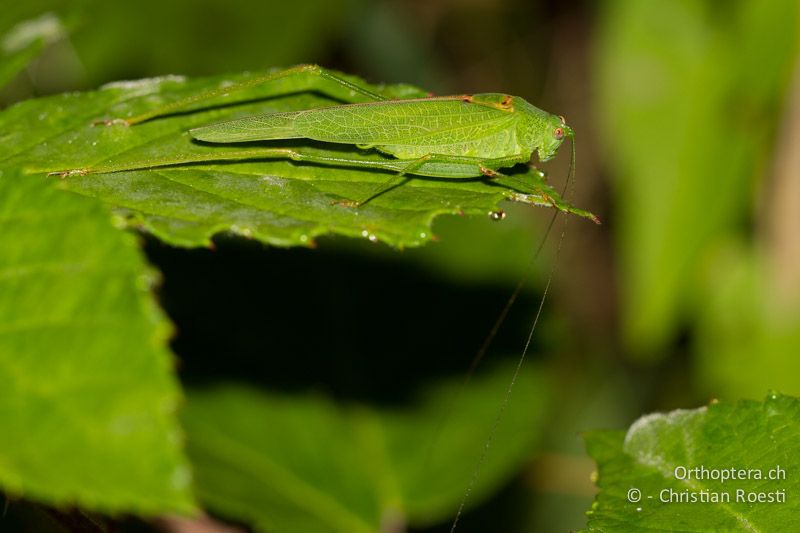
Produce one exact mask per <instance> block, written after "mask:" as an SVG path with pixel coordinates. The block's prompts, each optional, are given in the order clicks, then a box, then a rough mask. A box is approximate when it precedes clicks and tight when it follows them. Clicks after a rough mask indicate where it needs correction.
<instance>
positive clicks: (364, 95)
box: [93, 65, 386, 126]
mask: <svg viewBox="0 0 800 533" xmlns="http://www.w3.org/2000/svg"><path fill="white" fill-rule="evenodd" d="M272 83H274V84H275V87H274V88H273V89H272V90H271V91H265V94H264V95H260V96H265V97H268V96H278V95H282V94H289V93H294V92H304V91H319V92H320V93H323V94H326V95H328V96H331V97H333V98H336V99H338V100H342V101H344V102H347V103H358V102H374V101H380V100H385V99H386V98H384V97H383V96H381V95H379V94H376V93H374V92H372V91H370V90H369V89H367V88H365V87H362V86H361V85H358V84H356V83H353V82H351V81H349V80H347V79H345V78H344V77H342V76H340V75H339V74H338V73H336V72H334V71H332V70H328V69H326V68H323V67H320V66H319V65H298V66H296V67H292V68H289V69H286V70H280V71H278V72H272V73H270V74H266V75H264V76H257V77H255V78H251V79H249V80H245V81H242V82H239V83H234V84H232V85H227V86H224V87H217V88H216V89H211V90H209V91H204V92H201V93H198V94H194V95H192V96H188V97H186V98H182V99H180V100H176V101H174V102H170V103H168V104H166V105H163V106H161V107H157V108H155V109H151V110H150V111H147V112H145V113H141V114H139V115H136V116H133V117H129V118H113V119H106V120H97V121H95V122H94V123H93V124H95V125H97V124H104V125H106V126H109V125H113V124H123V125H125V126H133V125H134V124H139V123H142V122H146V121H148V120H152V119H155V118H158V117H162V116H166V115H172V114H174V113H180V112H186V111H192V110H199V109H202V108H195V107H194V106H193V104H197V103H202V102H210V101H213V100H216V99H220V98H225V97H227V96H228V95H230V94H231V93H237V92H241V91H243V90H245V89H250V88H253V87H258V86H260V85H266V84H272ZM235 101H236V100H228V99H226V100H224V101H223V102H221V103H226V104H227V103H231V102H235Z"/></svg>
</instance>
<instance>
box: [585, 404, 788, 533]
mask: <svg viewBox="0 0 800 533" xmlns="http://www.w3.org/2000/svg"><path fill="white" fill-rule="evenodd" d="M798 417H800V401H798V400H797V399H796V398H792V397H788V396H781V395H777V394H772V395H770V396H769V397H767V399H766V400H765V401H764V402H763V403H760V402H754V401H741V402H739V403H736V404H728V403H712V404H711V405H709V406H708V407H703V408H700V409H695V410H689V411H687V410H677V411H673V412H670V413H666V414H654V415H649V416H645V417H643V418H641V419H639V420H638V421H637V422H635V423H634V424H633V425H632V426H631V427H630V429H629V430H628V432H627V434H626V433H624V432H622V431H598V432H593V433H589V434H588V435H587V436H586V443H587V447H588V450H589V454H590V455H591V456H592V457H593V458H594V459H595V461H597V465H598V477H597V485H598V487H599V488H600V494H599V495H598V496H597V499H596V500H595V503H594V505H593V506H592V510H591V511H590V512H589V523H588V526H589V528H588V530H589V531H603V532H606V533H608V532H616V531H620V532H631V531H673V532H690V531H692V532H694V531H796V530H797V528H798V527H800V514H798V510H799V507H800V506H798V503H797V494H798V491H800V477H798V476H797V475H796V474H797V472H800V423H798V420H800V418H798ZM724 476H727V479H725V478H724ZM731 476H735V477H733V478H732V477H731ZM771 478H774V479H771ZM759 498H761V500H759ZM768 499H772V500H773V501H772V502H769V501H767V500H768Z"/></svg>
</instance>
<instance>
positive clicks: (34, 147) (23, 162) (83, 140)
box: [0, 75, 560, 247]
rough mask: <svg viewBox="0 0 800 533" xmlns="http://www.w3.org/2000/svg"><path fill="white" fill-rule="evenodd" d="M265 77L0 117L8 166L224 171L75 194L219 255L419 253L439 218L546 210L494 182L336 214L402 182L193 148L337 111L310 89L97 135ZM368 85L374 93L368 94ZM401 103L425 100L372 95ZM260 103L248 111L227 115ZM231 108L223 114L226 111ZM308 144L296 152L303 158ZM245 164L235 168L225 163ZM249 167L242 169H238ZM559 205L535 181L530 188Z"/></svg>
mask: <svg viewBox="0 0 800 533" xmlns="http://www.w3.org/2000/svg"><path fill="white" fill-rule="evenodd" d="M252 76H253V75H249V76H248V75H243V76H238V77H225V78H211V79H204V80H194V81H190V82H187V81H185V80H183V79H178V78H174V77H167V78H163V79H153V80H141V81H137V82H123V83H117V84H110V85H108V86H106V87H105V88H104V89H103V90H100V91H96V92H92V93H85V94H80V95H76V94H69V95H61V96H55V97H50V98H45V99H39V100H31V101H27V102H23V103H22V104H19V105H17V106H15V107H13V108H11V109H9V110H8V111H6V112H5V113H4V114H3V115H2V116H0V131H2V134H0V142H2V145H1V146H0V159H6V161H7V164H8V165H14V166H20V167H24V168H26V169H27V171H28V172H32V173H40V174H45V173H46V172H47V171H53V170H64V169H75V168H83V167H92V166H101V167H104V168H128V167H137V166H141V165H142V164H143V162H150V163H152V162H154V161H163V162H172V161H175V160H181V161H189V160H200V161H203V160H212V161H211V162H208V163H199V164H193V165H182V166H177V167H163V168H159V169H155V170H141V171H129V172H116V173H106V174H102V175H97V174H89V175H86V176H70V177H68V178H67V179H65V180H64V186H65V187H67V188H68V189H70V190H72V191H75V192H78V193H81V194H84V195H88V196H93V197H96V198H100V199H102V200H103V201H105V202H107V203H109V204H110V205H112V206H115V207H120V208H122V209H123V211H122V212H124V213H125V215H126V217H127V220H128V222H129V224H130V225H132V226H135V227H140V228H143V229H145V230H147V231H150V232H152V233H153V234H155V235H157V236H158V237H159V238H161V239H162V240H164V241H165V242H168V243H170V244H175V245H181V246H199V245H207V244H208V243H209V242H210V238H211V237H212V236H213V235H215V234H216V233H219V232H222V231H230V232H233V233H237V234H240V235H244V236H247V237H253V238H256V239H259V240H261V241H263V242H266V243H269V244H273V245H278V246H293V245H304V246H309V245H311V244H312V243H313V240H314V238H315V237H317V236H319V235H325V234H329V233H332V234H339V235H346V236H350V237H357V238H369V239H370V240H373V241H375V240H378V241H382V242H385V243H387V244H390V245H392V246H396V247H404V246H418V245H420V244H423V243H425V242H428V241H430V240H431V239H433V233H432V230H431V222H432V220H433V219H434V217H436V216H437V215H439V214H443V213H466V214H479V215H486V213H488V212H490V211H494V210H497V209H499V205H498V204H499V202H500V201H501V200H503V199H506V198H511V199H514V200H517V201H522V202H528V203H541V202H542V200H541V198H540V197H537V196H528V195H523V194H519V193H516V192H515V191H513V190H511V189H509V188H506V187H503V186H501V185H499V184H497V183H487V182H486V181H485V180H480V179H479V180H463V179H462V180H437V179H417V178H414V179H411V180H410V181H409V182H408V183H407V184H404V185H403V186H401V187H398V188H396V189H394V190H392V191H389V192H388V193H386V194H384V195H382V196H380V197H378V198H376V199H374V200H372V201H371V202H369V203H368V204H366V205H364V206H362V207H361V208H359V209H352V208H348V207H345V206H342V205H334V204H333V202H334V201H336V200H342V199H353V198H363V197H366V196H369V194H370V193H371V192H372V191H374V188H375V186H376V185H377V184H381V183H384V182H386V180H387V179H388V178H389V177H391V174H390V173H385V172H376V171H367V170H359V169H352V168H336V167H330V166H320V165H312V164H296V163H292V162H289V161H285V160H266V161H265V160H257V161H256V160H251V159H253V158H255V159H258V157H257V155H255V156H253V155H251V156H250V158H245V160H243V161H242V160H241V159H242V156H241V155H238V154H240V153H241V151H242V147H240V146H236V147H230V146H207V145H200V144H197V143H196V142H193V141H192V140H191V138H190V137H189V135H187V134H186V131H187V130H188V129H189V128H191V127H194V126H198V125H200V124H205V123H208V122H213V121H215V120H220V119H222V118H227V117H232V116H234V117H236V116H242V115H243V114H255V113H265V112H275V111H290V110H296V109H307V108H310V107H315V106H320V105H325V104H330V103H331V100H330V99H327V98H325V97H323V96H321V95H320V94H318V93H312V92H293V91H302V90H303V89H304V87H305V86H304V85H303V84H302V83H303V81H302V80H299V81H295V80H288V79H286V80H282V81H280V82H278V83H274V84H267V85H264V86H259V87H256V88H253V89H249V90H247V91H242V92H237V93H235V95H234V97H232V98H228V99H222V100H221V101H219V100H218V101H216V102H212V103H213V104H216V106H212V107H211V108H210V109H208V110H202V111H201V110H198V109H195V112H192V113H189V114H184V113H177V114H174V115H170V116H168V117H165V118H157V119H154V120H151V121H148V122H146V123H143V124H140V125H136V126H132V127H126V126H123V125H120V124H116V125H112V126H108V127H102V126H92V125H91V123H92V121H93V120H95V119H98V118H104V117H127V116H131V115H136V114H139V113H143V112H146V111H149V110H151V109H153V108H155V107H158V106H159V105H163V104H164V103H167V102H171V101H176V100H179V99H180V98H182V97H185V96H187V95H192V94H198V93H200V92H202V91H204V90H209V89H212V88H216V87H219V86H220V85H221V84H226V83H231V80H233V79H236V80H237V81H242V80H246V79H249V78H250V77H252ZM360 83H363V82H360ZM371 89H372V90H374V91H378V92H382V93H384V94H386V95H389V96H405V97H407V96H413V95H421V94H423V93H421V92H420V91H419V90H417V89H414V88H411V87H408V86H402V85H398V86H390V87H378V86H374V87H371ZM254 98H255V99H258V100H257V102H256V103H250V104H249V105H245V106H237V105H233V106H230V105H225V106H222V104H228V103H230V101H231V100H232V101H233V102H237V101H242V100H244V101H245V102H247V100H248V99H254ZM220 106H222V107H220ZM298 142H299V141H293V143H292V146H294V145H296V144H297V143H298ZM308 150H309V151H313V152H315V153H318V154H320V155H333V156H339V157H348V158H352V159H373V160H375V159H384V157H383V156H381V155H380V154H366V155H365V154H363V152H361V151H359V150H358V149H357V148H355V147H351V146H349V145H340V146H336V147H331V146H329V145H321V144H315V143H311V144H310V147H309V148H308ZM225 159H234V161H221V160H225ZM236 160H239V161H236ZM517 177H522V178H524V179H525V180H528V181H529V182H530V183H531V185H532V186H534V187H539V188H540V189H542V190H544V191H546V192H547V193H548V195H549V196H550V197H552V198H553V199H554V200H555V201H559V202H560V198H559V196H558V194H557V193H556V192H555V191H554V190H553V189H552V188H550V187H548V186H547V185H546V184H544V183H543V182H542V180H541V178H540V177H539V176H538V175H537V174H536V173H535V172H533V171H527V172H526V173H525V174H524V175H522V176H517Z"/></svg>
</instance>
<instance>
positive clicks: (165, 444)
mask: <svg viewBox="0 0 800 533" xmlns="http://www.w3.org/2000/svg"><path fill="white" fill-rule="evenodd" d="M0 243H2V246H0V294H2V298H0V390H2V394H0V487H2V490H3V491H4V492H6V493H9V494H12V495H15V496H23V497H26V498H32V499H36V500H40V501H44V502H47V503H49V504H53V505H57V506H66V505H73V504H78V505H81V506H84V507H87V508H89V509H96V510H102V511H113V512H136V513H141V514H156V513H162V512H170V511H171V512H187V511H190V510H192V508H193V503H192V497H191V494H190V490H189V485H190V474H189V469H188V465H187V462H186V460H185V459H184V456H183V453H182V450H181V433H180V430H179V427H178V425H177V420H176V415H175V410H176V404H177V402H178V400H179V395H180V392H179V389H178V385H177V383H176V381H175V378H174V376H173V374H172V362H171V359H170V354H169V352H168V351H167V349H166V347H165V344H166V339H167V335H168V333H169V327H168V324H167V323H166V321H165V320H164V318H163V316H162V314H161V313H160V311H159V310H158V309H157V307H156V306H155V304H154V302H153V300H152V298H151V296H150V294H149V284H150V283H151V282H152V275H151V273H149V272H148V270H147V269H146V266H145V264H144V261H143V259H142V257H141V255H140V253H139V251H138V248H137V245H136V242H135V239H134V237H133V236H132V235H130V234H127V233H124V232H120V231H118V230H117V229H116V228H114V227H113V226H112V224H111V216H110V214H109V213H108V212H107V210H106V209H105V208H104V207H103V206H102V205H101V204H100V203H99V202H96V201H92V200H88V199H85V198H80V197H78V196H77V195H74V194H71V193H65V192H63V191H58V190H55V189H54V188H53V187H52V184H51V183H47V182H46V181H45V180H43V179H42V178H41V177H39V176H24V175H22V174H20V173H18V172H14V171H10V170H7V169H6V170H4V171H3V172H2V173H0ZM87 244H89V245H87Z"/></svg>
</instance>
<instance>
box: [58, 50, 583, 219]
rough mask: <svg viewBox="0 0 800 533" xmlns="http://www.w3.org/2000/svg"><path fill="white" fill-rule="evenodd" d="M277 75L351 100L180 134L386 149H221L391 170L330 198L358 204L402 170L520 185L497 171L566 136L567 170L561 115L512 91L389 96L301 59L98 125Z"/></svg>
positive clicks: (552, 150) (522, 185)
mask: <svg viewBox="0 0 800 533" xmlns="http://www.w3.org/2000/svg"><path fill="white" fill-rule="evenodd" d="M286 78H302V79H305V80H307V84H306V86H307V88H308V90H318V91H320V92H325V93H328V94H330V95H331V96H333V97H334V98H337V99H340V100H343V101H345V102H350V103H345V104H343V105H334V106H330V107H322V108H315V109H307V110H302V111H294V112H289V113H271V114H266V115H259V116H253V117H247V118H242V119H237V120H231V121H227V122H221V123H218V124H212V125H209V126H204V127H200V128H195V129H193V130H191V131H190V132H189V133H190V135H191V136H192V137H193V138H194V139H196V140H198V141H203V142H209V143H241V142H249V141H272V140H280V139H299V138H304V139H312V140H315V141H322V142H327V143H344V144H352V145H356V146H357V147H358V148H361V149H364V150H370V149H374V150H376V151H378V152H380V153H382V154H385V155H388V156H391V158H389V157H387V158H383V159H381V160H375V159H358V158H345V157H333V156H326V155H320V154H318V153H313V152H309V151H307V150H304V149H302V148H299V147H298V148H285V147H275V148H270V147H262V146H259V147H258V148H254V149H251V150H242V151H239V152H232V153H227V154H225V156H224V158H225V159H230V158H232V157H261V158H280V159H291V160H293V161H300V162H309V163H315V164H322V165H326V164H327V165H337V166H351V167H356V168H369V169H379V170H388V171H392V172H393V173H394V175H393V177H392V180H390V182H389V183H386V184H383V185H382V186H381V188H380V189H377V190H375V191H373V192H372V193H371V194H369V195H368V196H367V197H365V198H362V199H358V200H344V201H338V202H334V203H339V204H342V205H345V206H349V207H358V206H360V205H363V204H364V203H366V202H367V201H369V200H371V199H373V198H375V197H376V196H379V195H380V194H382V193H383V192H386V191H387V190H389V189H392V188H394V186H395V185H394V184H392V183H391V181H394V180H395V179H397V178H398V177H403V176H409V175H411V176H422V177H434V178H450V179H459V178H479V177H486V178H488V179H502V184H504V185H508V186H510V187H512V188H514V189H518V190H520V191H522V192H529V191H530V190H531V188H532V185H531V184H530V183H528V182H527V180H525V179H522V178H519V177H516V176H514V175H506V174H501V173H500V172H499V169H501V168H507V167H512V166H514V165H517V164H520V163H528V162H529V161H530V160H531V157H532V155H533V153H534V152H536V154H537V156H538V159H539V161H548V160H550V159H552V158H553V157H555V155H556V152H557V150H558V148H559V147H560V146H561V144H562V142H563V141H564V139H566V138H569V139H571V140H572V161H571V169H572V168H573V167H574V162H575V146H574V132H573V131H572V129H571V128H570V127H569V126H567V125H566V124H565V121H564V119H563V117H559V116H555V115H551V114H549V113H547V112H545V111H542V110H541V109H539V108H537V107H535V106H533V105H531V104H530V103H528V102H527V101H525V100H523V99H522V98H520V97H516V96H510V95H506V94H500V93H484V94H472V95H470V94H463V95H456V96H431V97H428V98H414V99H396V100H390V99H386V98H385V97H383V96H381V95H379V94H376V93H374V92H372V91H369V90H368V89H366V88H364V87H361V86H359V85H356V84H354V83H352V82H350V81H348V80H346V79H344V78H343V77H341V76H339V75H337V74H336V73H334V72H332V71H329V70H327V69H323V68H322V67H319V66H316V65H301V66H298V67H294V68H291V69H287V70H283V71H279V72H275V73H273V74H270V75H267V76H264V77H260V78H255V79H253V80H249V81H247V82H244V83H241V84H238V85H233V86H228V87H225V88H221V89H216V90H213V91H208V92H205V93H201V94H198V95H195V96H191V97H189V98H186V99H184V100H180V101H178V102H174V103H172V104H169V105H167V106H164V107H161V108H159V109H154V110H152V111H150V112H148V113H146V114H143V115H139V116H136V117H132V118H128V119H113V120H108V121H103V122H104V123H106V124H118V123H122V124H125V125H133V124H137V123H140V122H144V121H147V120H151V119H153V118H157V117H159V116H162V115H167V114H170V113H173V112H176V111H181V110H184V109H185V108H187V107H189V106H191V105H192V104H194V103H196V102H200V101H205V100H210V99H213V98H216V97H218V96H222V95H226V94H228V93H231V92H233V91H236V90H237V89H243V88H247V87H252V86H254V85H258V84H262V83H268V82H277V81H278V80H281V79H286ZM199 159H200V158H199V157H198V156H197V155H196V154H195V155H193V156H192V157H191V159H181V158H180V157H176V158H167V159H164V160H151V161H146V162H143V163H142V165H141V166H140V167H139V168H148V167H154V166H162V165H173V164H179V163H186V162H196V161H198V160H199ZM213 159H219V157H218V154H217V155H216V156H215V154H209V157H208V160H213ZM130 169H132V167H131V166H126V167H125V168H121V167H120V168H117V167H109V168H107V169H103V168H95V169H76V170H69V171H64V172H57V173H54V174H59V175H61V176H69V175H76V174H78V175H80V174H87V173H91V172H108V171H116V170H130ZM535 192H536V193H537V194H539V195H540V196H541V197H542V203H544V204H546V205H551V206H552V207H555V208H557V209H560V210H562V211H565V212H569V213H574V214H577V215H580V216H583V217H587V218H590V219H592V220H594V221H595V222H599V221H598V219H597V217H595V216H594V215H593V214H591V213H589V212H587V211H584V210H581V209H577V208H574V207H572V206H570V205H568V204H566V203H564V202H562V201H561V200H560V199H557V198H553V197H552V196H550V195H548V194H547V193H546V192H544V191H541V190H536V191H535Z"/></svg>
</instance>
